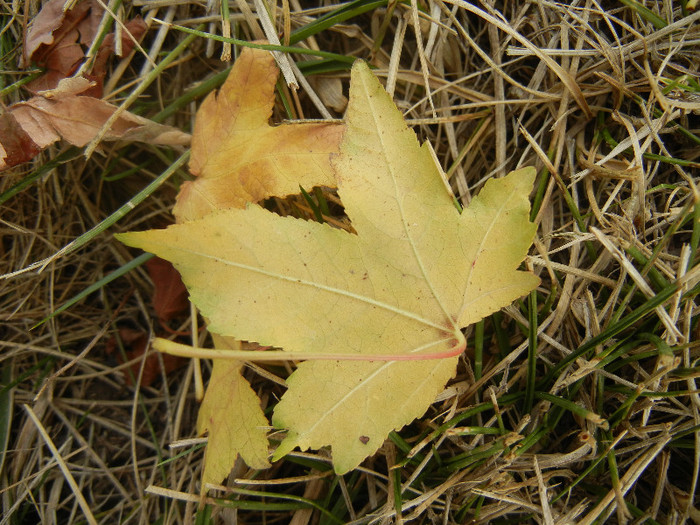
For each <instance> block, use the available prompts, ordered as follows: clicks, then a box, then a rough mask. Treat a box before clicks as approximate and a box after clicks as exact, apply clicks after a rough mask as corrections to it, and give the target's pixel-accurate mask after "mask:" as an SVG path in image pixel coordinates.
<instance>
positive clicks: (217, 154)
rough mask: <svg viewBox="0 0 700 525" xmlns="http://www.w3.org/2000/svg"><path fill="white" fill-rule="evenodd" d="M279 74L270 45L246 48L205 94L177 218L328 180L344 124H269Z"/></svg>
mask: <svg viewBox="0 0 700 525" xmlns="http://www.w3.org/2000/svg"><path fill="white" fill-rule="evenodd" d="M278 74H279V70H278V69H277V66H276V65H275V60H274V58H273V57H272V54H271V53H269V52H268V51H263V50H260V49H251V48H245V49H243V51H242V52H241V55H240V57H239V58H238V60H236V62H235V64H234V65H233V68H232V69H231V72H230V73H229V76H228V78H227V79H226V82H225V83H224V85H223V86H221V89H220V90H219V92H218V93H212V94H211V95H209V96H208V97H207V98H206V99H205V100H204V102H203V103H202V105H201V107H200V108H199V111H197V118H196V120H195V126H194V132H193V134H192V156H191V158H190V171H191V172H192V174H193V175H196V176H197V178H196V179H195V180H194V181H191V182H186V183H184V184H183V185H182V188H181V189H180V194H179V195H178V196H177V202H176V204H175V207H174V208H173V213H174V214H175V217H176V218H177V222H185V221H188V220H193V219H198V218H201V217H203V216H205V215H206V214H208V213H210V212H211V211H214V210H221V209H226V208H241V207H243V206H245V204H246V203H248V202H259V201H261V200H263V199H265V198H267V197H270V196H272V195H275V196H282V197H283V196H286V195H290V194H293V193H299V185H301V186H303V187H306V188H310V187H311V186H333V187H335V179H334V177H333V170H332V168H331V166H330V162H329V158H330V154H331V153H337V151H338V146H339V144H340V139H341V137H342V134H343V130H344V126H343V125H341V124H335V123H309V122H304V123H287V124H281V125H279V126H270V124H269V123H268V120H269V119H270V116H271V115H272V107H273V105H274V101H275V96H274V95H275V83H276V81H277V76H278Z"/></svg>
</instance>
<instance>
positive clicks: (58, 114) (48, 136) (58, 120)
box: [0, 77, 190, 170]
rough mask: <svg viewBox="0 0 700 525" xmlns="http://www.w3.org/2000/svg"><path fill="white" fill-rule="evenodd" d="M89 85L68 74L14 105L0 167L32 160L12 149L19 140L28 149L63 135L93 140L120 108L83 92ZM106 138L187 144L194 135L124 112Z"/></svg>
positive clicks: (0, 145)
mask: <svg viewBox="0 0 700 525" xmlns="http://www.w3.org/2000/svg"><path fill="white" fill-rule="evenodd" d="M91 85H92V84H91V82H90V81H88V80H87V79H84V78H80V77H78V78H67V79H64V80H62V81H61V82H60V83H59V85H58V87H57V88H56V89H53V90H48V91H44V92H42V93H41V94H40V95H39V96H36V97H32V98H31V99H29V100H27V101H26V102H19V103H17V104H13V105H12V106H10V107H9V109H8V111H7V113H6V115H10V116H11V118H12V119H13V120H14V122H12V120H6V121H5V125H6V126H7V127H8V129H10V130H11V131H12V132H13V133H14V134H13V135H12V134H11V135H5V134H2V135H0V170H3V169H6V168H9V167H11V166H13V165H16V164H17V163H18V162H23V161H26V160H28V158H27V157H28V155H23V156H17V155H15V154H14V153H13V152H14V151H15V149H16V145H17V143H18V142H19V143H24V144H26V146H27V151H28V152H35V153H36V152H38V151H40V150H42V149H44V148H45V147H47V146H49V145H50V144H53V143H54V142H56V141H58V140H61V139H63V140H65V141H66V142H69V143H70V144H73V145H74V146H78V147H80V146H84V145H85V144H87V143H88V142H90V141H91V140H92V139H93V137H94V136H95V134H96V133H97V132H98V131H99V130H100V129H101V128H102V125H103V124H104V123H105V122H106V121H107V119H108V118H109V117H110V116H111V115H112V113H114V112H115V111H116V109H117V107H116V106H114V105H112V104H110V103H108V102H105V101H104V100H99V99H96V98H93V97H88V96H81V93H83V92H84V91H85V89H87V88H88V87H89V86H91ZM28 139H29V140H30V141H31V144H30V143H29V141H28ZM104 140H108V141H110V140H112V141H114V140H124V141H138V142H149V143H151V144H164V145H170V146H185V145H187V144H188V143H189V141H190V136H189V135H188V134H187V133H183V132H182V131H180V130H178V129H175V128H173V127H170V126H164V125H162V124H157V123H155V122H153V121H151V120H148V119H147V118H144V117H140V116H137V115H134V114H133V113H129V112H124V113H122V115H121V116H120V117H119V119H117V121H116V122H115V123H114V125H113V126H112V128H111V129H110V131H109V132H107V134H106V135H105V136H104ZM6 144H7V146H6ZM8 146H9V147H8ZM3 150H4V151H3Z"/></svg>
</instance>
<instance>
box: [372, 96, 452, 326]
mask: <svg viewBox="0 0 700 525" xmlns="http://www.w3.org/2000/svg"><path fill="white" fill-rule="evenodd" d="M365 90H366V91H367V95H368V96H367V100H368V101H369V104H368V105H369V106H370V107H371V111H370V116H371V118H372V120H373V121H374V124H375V129H376V130H377V136H378V138H379V142H380V144H381V154H382V156H383V157H384V163H385V165H386V167H387V169H388V170H389V174H390V175H391V181H392V183H393V184H394V200H395V201H396V205H397V207H398V210H399V216H400V217H401V224H402V226H403V230H404V233H405V234H406V239H408V245H409V246H410V247H411V251H412V252H413V256H414V258H415V260H416V263H417V264H418V268H419V269H420V272H421V275H422V276H423V279H424V280H425V282H426V284H427V285H428V289H429V290H430V293H431V294H432V295H433V297H434V298H435V301H436V302H437V304H438V306H439V307H440V309H441V310H442V313H443V315H444V316H445V319H447V322H448V323H449V324H450V326H451V327H452V330H453V331H454V332H457V331H458V330H459V327H458V326H457V325H456V323H455V319H454V318H453V317H452V314H451V313H450V312H449V311H448V310H447V308H446V307H445V305H444V303H443V302H442V300H441V299H440V296H439V295H438V293H437V291H436V290H435V287H434V286H433V283H432V282H431V280H430V279H429V278H428V272H427V271H426V269H425V265H424V264H423V259H422V258H421V256H420V254H419V252H418V247H417V245H416V242H415V241H414V240H413V238H412V237H411V234H410V233H409V229H408V223H407V221H406V214H405V212H404V209H403V202H402V201H401V200H400V199H399V188H398V185H397V182H396V179H397V176H396V173H395V170H394V167H393V164H392V163H391V162H390V159H388V158H387V155H386V151H387V144H386V142H385V140H384V134H383V133H379V130H380V126H379V120H378V119H377V115H379V114H383V113H384V112H383V111H381V108H380V109H379V110H378V109H376V108H375V107H374V106H375V104H374V101H375V98H374V97H371V96H369V92H368V90H367V85H366V84H365ZM404 125H405V124H404ZM388 135H391V134H388ZM391 136H393V135H391ZM416 140H418V139H417V137H416ZM421 151H422V150H421V149H420V145H419V152H421ZM419 154H420V153H419ZM441 329H442V330H444V329H445V328H444V327H443V328H441Z"/></svg>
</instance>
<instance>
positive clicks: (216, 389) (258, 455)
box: [197, 335, 270, 484]
mask: <svg viewBox="0 0 700 525" xmlns="http://www.w3.org/2000/svg"><path fill="white" fill-rule="evenodd" d="M213 339H214V346H215V347H216V348H220V349H236V350H237V349H239V348H240V342H239V341H237V340H235V339H233V338H227V337H220V336H217V335H214V336H213ZM242 369H243V362H242V361H236V360H233V359H214V361H213V362H212V372H211V377H210V378H209V385H208V387H207V392H206V394H204V399H203V400H202V405H201V406H200V408H199V414H198V416H197V433H198V434H204V433H205V432H208V433H209V441H208V443H207V450H206V454H205V456H204V472H203V473H202V483H203V484H206V483H212V484H218V483H221V480H222V479H224V478H225V477H226V476H228V474H229V472H230V471H231V468H232V467H233V464H234V463H235V462H236V458H237V457H238V455H239V454H240V456H241V458H242V459H243V461H245V462H246V463H247V464H248V466H249V467H251V468H257V469H262V468H267V467H269V466H270V464H269V463H268V461H267V456H268V452H267V428H268V426H269V422H268V421H267V418H266V417H265V414H263V411H262V409H261V408H260V400H259V399H258V396H257V395H256V394H255V392H254V391H253V389H252V388H250V385H249V384H248V382H247V381H246V380H245V379H244V377H243V375H242V371H243V370H242Z"/></svg>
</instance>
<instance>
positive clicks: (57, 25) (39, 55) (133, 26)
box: [20, 0, 148, 98]
mask: <svg viewBox="0 0 700 525" xmlns="http://www.w3.org/2000/svg"><path fill="white" fill-rule="evenodd" d="M65 3H66V2H65V0H49V1H48V2H46V3H45V4H44V5H43V7H42V8H41V11H39V13H38V14H37V16H35V17H34V19H33V20H32V21H31V22H30V24H29V27H28V29H27V31H26V33H25V41H24V53H23V58H22V60H21V63H20V66H21V67H28V66H29V65H30V63H34V64H36V65H38V66H40V67H42V68H45V69H46V72H45V73H44V74H43V75H41V76H40V77H39V78H37V79H35V80H33V81H31V82H29V83H28V84H27V85H26V86H25V87H26V88H27V89H29V90H30V91H32V92H33V93H38V92H40V91H45V90H47V89H54V88H56V87H57V86H58V83H59V82H60V81H61V80H62V79H64V78H68V77H70V76H71V75H73V74H74V73H75V72H76V71H77V69H78V67H79V66H80V64H81V63H82V62H83V61H84V60H85V59H86V57H85V51H86V50H87V49H88V48H89V47H90V46H91V45H92V42H93V40H94V39H95V38H96V36H97V30H98V28H99V25H100V21H101V19H102V17H103V15H104V13H105V10H104V8H103V6H102V5H100V3H99V2H97V1H95V0H85V1H82V2H78V3H77V4H76V5H75V6H74V7H73V8H72V9H70V10H68V11H64V10H63V6H64V5H65ZM124 29H125V30H124V31H122V32H121V35H122V36H121V46H122V55H125V54H128V53H130V52H131V50H132V49H133V47H134V45H135V41H139V40H141V38H142V37H143V35H144V34H145V33H146V30H147V29H148V28H147V26H146V24H145V23H144V21H143V20H142V19H141V18H140V17H136V18H133V19H131V20H128V21H126V23H125V24H124ZM114 52H115V40H114V34H113V33H110V34H108V35H107V36H106V37H105V38H104V40H103V41H102V44H101V45H100V47H99V49H98V50H97V53H96V56H95V57H94V60H93V62H92V64H91V67H90V69H89V70H88V71H86V72H85V75H86V76H87V77H88V78H89V79H90V80H92V81H94V84H93V85H92V86H91V87H90V89H89V90H88V91H86V92H85V93H84V94H85V95H90V96H93V97H97V98H100V97H102V83H103V80H104V77H105V73H106V71H107V61H108V59H109V57H110V56H111V55H112V54H113V53H114Z"/></svg>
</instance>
